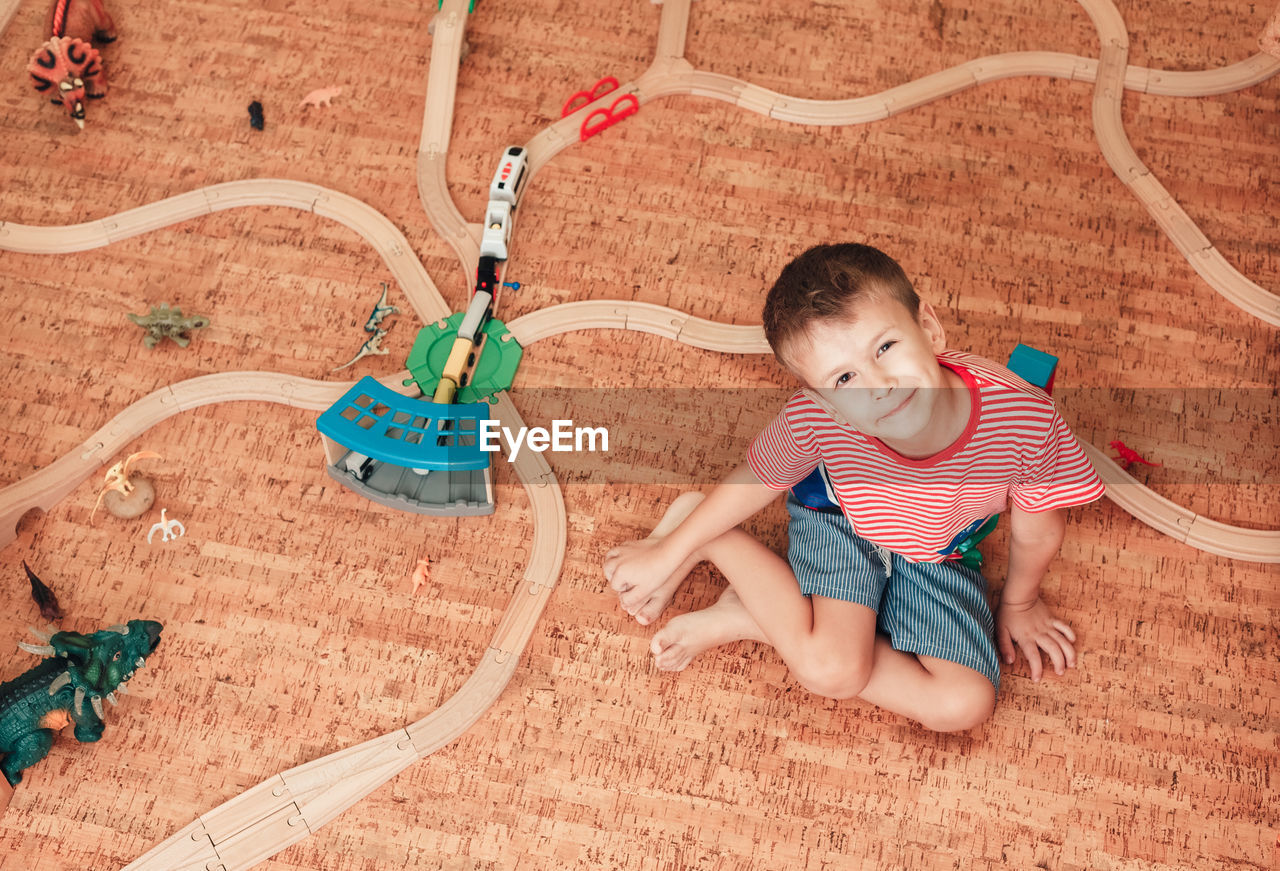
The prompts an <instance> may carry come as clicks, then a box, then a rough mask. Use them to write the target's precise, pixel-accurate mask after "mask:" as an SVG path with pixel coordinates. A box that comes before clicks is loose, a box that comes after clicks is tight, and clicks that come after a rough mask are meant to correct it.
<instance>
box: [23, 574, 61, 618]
mask: <svg viewBox="0 0 1280 871" xmlns="http://www.w3.org/2000/svg"><path fill="white" fill-rule="evenodd" d="M22 569H23V571H25V572H26V573H27V581H28V582H29V583H30V584H31V598H32V599H35V602H36V607H37V608H39V609H40V616H41V617H43V618H44V619H46V620H50V621H54V620H61V619H62V618H63V616H64V615H63V613H62V606H61V605H59V604H58V597H57V595H55V594H54V592H53V590H51V589H49V585H48V584H46V583H45V582H44V581H42V580H40V579H39V578H38V577H36V573H35V572H33V571H31V566H29V565H27V561H26V560H23V561H22Z"/></svg>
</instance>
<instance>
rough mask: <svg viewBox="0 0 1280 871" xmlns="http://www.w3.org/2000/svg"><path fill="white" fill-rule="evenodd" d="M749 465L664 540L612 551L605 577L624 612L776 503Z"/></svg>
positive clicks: (774, 492)
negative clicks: (690, 560) (707, 547)
mask: <svg viewBox="0 0 1280 871" xmlns="http://www.w3.org/2000/svg"><path fill="white" fill-rule="evenodd" d="M779 492H781V491H778V490H774V489H772V488H770V487H768V486H767V485H765V484H764V483H763V482H762V481H761V480H760V479H759V478H758V477H756V474H755V472H753V471H752V470H751V467H750V466H749V465H747V464H746V463H743V464H742V465H740V466H738V467H737V468H736V469H734V470H733V472H731V473H730V474H729V476H728V477H727V478H725V480H724V481H723V482H721V483H720V484H719V485H717V486H716V488H715V489H714V490H712V491H711V493H710V495H708V496H707V498H706V499H704V500H702V502H700V503H699V504H698V506H697V507H696V508H694V509H693V511H692V512H691V513H690V514H689V516H688V517H686V518H685V519H684V521H683V522H681V524H680V525H679V526H677V527H676V528H675V530H673V531H672V532H671V534H670V535H668V536H666V537H665V538H656V539H655V538H645V539H641V540H639V541H631V542H626V543H625V544H621V545H618V546H617V547H615V548H613V549H612V550H610V551H609V553H608V555H607V556H606V557H605V561H604V576H605V579H606V580H608V581H609V586H610V587H612V588H613V589H614V590H616V591H618V593H619V594H620V595H619V600H620V601H621V603H622V606H623V607H624V608H630V607H632V606H638V605H639V604H642V603H643V602H644V601H645V600H646V599H648V598H649V596H651V595H653V593H654V591H655V590H657V589H658V587H660V586H662V584H663V583H664V582H665V581H666V580H667V578H669V577H671V575H672V574H674V573H675V571H676V569H678V568H679V567H680V565H681V563H683V562H684V561H685V560H686V559H688V558H689V557H690V556H691V555H692V554H693V553H694V552H695V551H697V550H698V549H699V548H701V547H702V546H703V545H705V544H707V543H708V542H710V541H712V540H713V539H715V538H717V537H718V536H720V535H723V534H724V533H726V532H728V531H729V530H730V529H733V528H734V527H735V526H737V525H738V524H739V523H741V522H742V521H744V520H746V519H747V518H748V517H750V516H751V515H753V514H755V513H756V512H758V511H760V510H761V509H763V508H765V507H766V506H768V505H769V503H771V502H772V501H773V500H774V499H776V498H778V494H779Z"/></svg>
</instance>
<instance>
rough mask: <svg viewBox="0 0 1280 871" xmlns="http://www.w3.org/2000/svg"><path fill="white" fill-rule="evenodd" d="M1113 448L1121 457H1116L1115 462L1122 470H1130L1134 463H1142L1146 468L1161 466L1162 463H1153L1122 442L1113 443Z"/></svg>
mask: <svg viewBox="0 0 1280 871" xmlns="http://www.w3.org/2000/svg"><path fill="white" fill-rule="evenodd" d="M1110 444H1111V447H1113V448H1115V450H1116V453H1118V454H1119V455H1120V456H1118V457H1115V458H1114V459H1115V461H1116V462H1117V463H1119V464H1120V468H1122V469H1128V468H1129V467H1130V466H1132V465H1133V464H1134V463H1141V464H1142V465H1144V466H1159V465H1161V464H1160V463H1152V462H1149V461H1147V460H1144V459H1142V457H1140V456H1138V452H1137V451H1135V450H1134V449H1133V448H1131V447H1129V446H1128V445H1126V444H1125V443H1124V442H1121V441H1114V442H1111V443H1110Z"/></svg>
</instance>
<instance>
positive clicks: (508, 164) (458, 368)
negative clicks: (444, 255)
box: [432, 145, 528, 403]
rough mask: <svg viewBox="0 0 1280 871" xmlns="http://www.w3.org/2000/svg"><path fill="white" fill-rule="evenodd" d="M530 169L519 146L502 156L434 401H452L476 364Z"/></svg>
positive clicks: (490, 189)
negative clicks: (470, 287)
mask: <svg viewBox="0 0 1280 871" xmlns="http://www.w3.org/2000/svg"><path fill="white" fill-rule="evenodd" d="M527 169H528V155H527V154H526V152H525V150H524V149H523V148H522V147H520V146H519V145H513V146H511V147H510V148H508V149H507V150H506V151H504V152H503V153H502V159H501V160H500V161H499V162H498V169H497V171H496V172H495V173H494V175H493V181H492V182H491V183H490V185H489V205H488V207H487V208H486V209H485V223H484V234H483V235H482V236H481V238H480V260H479V262H478V263H477V264H476V284H475V291H474V292H473V293H472V295H471V302H470V304H469V305H468V306H467V311H466V314H465V315H464V316H463V318H462V323H461V324H460V325H459V326H458V337H457V338H456V339H454V342H453V347H452V348H451V349H450V351H449V358H448V360H446V361H445V365H444V372H443V373H442V374H441V377H440V382H439V383H438V384H437V385H436V389H435V394H434V395H433V396H432V399H433V400H434V401H435V402H444V403H448V402H451V401H452V400H453V397H454V395H455V394H456V393H457V392H458V388H459V387H462V386H465V385H466V383H467V375H466V371H467V368H468V367H469V366H471V365H472V364H473V363H474V362H475V353H474V351H475V347H476V344H477V343H478V342H479V341H480V331H481V330H482V329H484V325H485V324H486V323H487V322H488V321H489V318H491V317H492V316H493V300H494V296H495V295H496V294H497V291H498V286H499V282H500V279H499V275H498V270H499V269H500V264H501V263H503V262H505V261H506V259H507V246H508V245H509V244H510V242H511V228H512V224H513V223H514V218H515V210H516V207H517V206H518V205H519V204H520V195H521V194H522V193H523V192H524V185H525V181H526V180H527V178H528V172H527Z"/></svg>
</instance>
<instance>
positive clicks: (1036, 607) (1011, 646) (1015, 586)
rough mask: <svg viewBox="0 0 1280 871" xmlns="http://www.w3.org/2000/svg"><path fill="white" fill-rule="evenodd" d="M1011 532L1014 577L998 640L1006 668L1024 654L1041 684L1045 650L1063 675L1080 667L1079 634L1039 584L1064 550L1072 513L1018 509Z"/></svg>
mask: <svg viewBox="0 0 1280 871" xmlns="http://www.w3.org/2000/svg"><path fill="white" fill-rule="evenodd" d="M1010 527H1011V530H1012V540H1011V542H1010V545H1009V575H1008V579H1007V580H1006V581H1005V585H1004V592H1003V593H1002V594H1001V596H1000V610H999V612H998V613H997V615H996V640H997V642H998V643H999V645H1000V653H1001V655H1002V656H1003V657H1004V660H1005V663H1006V664H1010V665H1012V664H1013V661H1014V659H1015V658H1016V656H1017V652H1016V651H1017V649H1019V648H1020V649H1021V650H1022V652H1023V654H1024V655H1025V656H1026V657H1027V662H1029V663H1030V664H1031V679H1032V680H1035V681H1038V680H1040V675H1041V673H1042V663H1041V659H1040V651H1041V650H1043V651H1044V652H1045V653H1046V654H1047V655H1048V657H1049V659H1050V660H1051V661H1052V662H1053V668H1054V671H1056V672H1057V673H1058V674H1062V673H1063V672H1064V671H1065V670H1066V669H1067V668H1074V667H1075V664H1076V651H1075V647H1074V646H1073V643H1074V642H1075V640H1076V636H1075V633H1074V632H1072V631H1071V627H1070V626H1068V625H1067V624H1066V623H1064V622H1062V621H1061V620H1059V619H1058V618H1057V617H1055V616H1054V614H1053V612H1052V611H1050V610H1049V606H1048V605H1046V604H1045V603H1044V602H1043V601H1042V600H1041V599H1040V580H1041V578H1043V577H1044V573H1045V570H1046V569H1047V568H1048V567H1049V563H1050V562H1051V561H1052V560H1053V558H1054V556H1056V555H1057V553H1058V550H1059V548H1061V547H1062V539H1063V537H1064V536H1065V534H1066V528H1067V512H1066V509H1064V508H1057V509H1052V510H1049V511H1041V512H1031V511H1024V510H1023V509H1021V508H1019V507H1018V506H1017V504H1014V506H1013V509H1012V511H1011V514H1010ZM1015 645H1016V646H1015Z"/></svg>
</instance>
